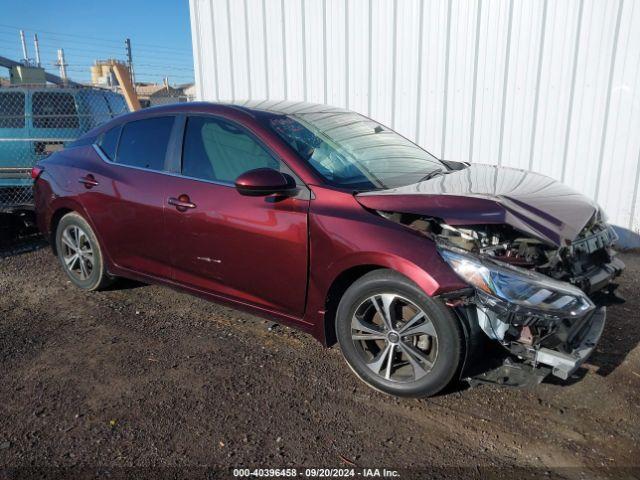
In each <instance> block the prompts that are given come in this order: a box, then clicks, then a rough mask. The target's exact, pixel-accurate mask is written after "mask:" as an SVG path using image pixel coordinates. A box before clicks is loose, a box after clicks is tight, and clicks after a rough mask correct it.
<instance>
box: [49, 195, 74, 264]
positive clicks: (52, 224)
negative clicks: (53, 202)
mask: <svg viewBox="0 0 640 480" xmlns="http://www.w3.org/2000/svg"><path fill="white" fill-rule="evenodd" d="M71 212H76V213H80V212H77V211H76V210H73V209H72V208H69V207H68V206H65V207H60V208H58V209H57V210H55V211H54V212H53V214H52V215H51V220H50V221H49V235H48V236H49V245H50V246H51V251H52V252H53V254H54V255H58V249H57V247H56V231H57V230H58V224H59V223H60V220H62V217H64V216H65V215H66V214H68V213H71Z"/></svg>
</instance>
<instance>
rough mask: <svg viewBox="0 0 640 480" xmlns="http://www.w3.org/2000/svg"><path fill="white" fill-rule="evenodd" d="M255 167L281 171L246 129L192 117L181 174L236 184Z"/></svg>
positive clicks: (187, 130)
mask: <svg viewBox="0 0 640 480" xmlns="http://www.w3.org/2000/svg"><path fill="white" fill-rule="evenodd" d="M256 168H273V169H275V170H280V169H281V163H280V162H279V161H278V160H276V159H275V158H273V157H272V156H271V155H270V154H269V152H267V150H265V148H264V147H262V145H260V143H258V141H257V140H256V139H255V138H254V137H253V136H251V135H250V134H249V133H248V132H246V131H245V130H244V129H242V128H240V127H237V126H236V125H234V124H232V123H230V122H227V121H224V120H221V119H214V118H207V117H190V118H189V119H188V120H187V128H186V131H185V135H184V145H183V151H182V174H183V175H185V176H187V177H192V178H198V179H202V180H210V181H216V182H223V183H233V182H234V181H235V180H236V179H237V178H238V177H239V176H240V175H242V174H243V173H245V172H247V171H249V170H253V169H256Z"/></svg>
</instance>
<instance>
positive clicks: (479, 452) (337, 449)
mask: <svg viewBox="0 0 640 480" xmlns="http://www.w3.org/2000/svg"><path fill="white" fill-rule="evenodd" d="M41 247H42V242H41V241H39V240H38V239H37V238H35V239H34V238H30V239H28V240H26V241H22V242H20V243H12V244H7V243H5V244H2V243H1V242H0V257H4V258H0V466H4V467H34V466H37V467H52V466H62V467H78V466H103V467H121V466H122V467H150V466H153V467H195V466H212V467H215V468H221V469H228V468H231V467H288V466H291V467H302V466H314V467H350V466H352V465H355V466H357V467H385V466H386V467H391V468H401V469H427V468H430V469H432V468H438V467H441V468H440V469H438V470H436V471H439V472H440V473H442V474H443V475H444V476H447V475H449V474H450V475H454V473H455V471H454V470H449V469H450V468H452V467H461V468H463V470H459V471H457V473H458V474H459V473H460V472H466V473H473V472H476V471H477V470H475V468H478V467H480V468H484V469H488V471H493V472H499V471H500V470H499V469H494V467H499V468H502V467H517V468H525V469H527V471H531V472H542V473H546V474H548V475H550V476H559V477H567V478H584V477H583V475H584V473H585V472H587V473H588V474H592V475H595V476H597V477H607V476H611V477H613V476H618V475H621V474H623V473H624V474H625V475H627V476H628V477H631V476H633V475H634V473H635V474H640V470H638V469H637V468H638V466H640V460H639V458H640V447H639V445H640V409H639V408H638V407H639V405H640V393H639V392H640V347H639V346H638V343H639V342H640V325H639V324H638V321H639V319H640V313H639V311H640V299H639V295H638V294H639V293H640V255H639V254H624V255H623V256H622V258H623V260H624V261H625V262H626V263H627V271H626V272H625V275H624V277H623V278H622V281H621V283H622V287H621V291H622V294H623V295H624V296H625V297H626V298H627V300H628V301H627V303H626V304H624V305H620V306H615V307H612V308H610V310H609V320H608V324H607V326H606V329H605V332H604V337H603V338H602V340H601V342H600V345H599V346H598V349H597V351H596V352H595V353H594V355H593V356H592V357H591V359H590V361H589V363H588V364H587V365H586V368H585V369H583V370H582V371H581V375H580V377H581V378H579V379H576V380H572V381H570V382H569V384H566V383H562V382H549V383H544V384H542V385H540V386H539V387H537V388H535V389H522V390H518V389H508V388H499V387H490V386H482V387H478V388H474V389H462V388H461V389H459V390H457V391H455V392H453V393H448V394H446V395H441V396H439V397H436V398H431V399H425V400H400V399H396V398H392V397H388V396H384V395H382V394H379V393H377V392H375V391H373V390H371V389H369V388H368V387H367V386H366V385H364V384H362V383H360V382H359V381H358V380H357V379H356V378H355V377H354V375H353V374H352V373H351V371H350V370H349V368H348V367H347V366H346V364H345V363H344V362H343V360H342V358H341V355H340V351H339V349H338V348H337V347H334V348H332V349H325V348H323V347H322V346H320V345H319V344H318V343H317V342H316V341H315V340H314V339H313V338H311V337H310V336H307V335H305V334H302V333H300V332H297V331H294V330H292V329H289V328H286V327H283V326H275V327H274V326H273V325H272V324H271V322H267V321H263V320H261V319H258V318H256V317H253V316H250V315H246V314H243V313H239V312H237V311H235V310H232V309H229V308H226V307H221V306H218V305H215V304H212V303H208V302H206V301H204V300H201V299H198V298H194V297H191V296H188V295H185V294H182V293H177V292H175V291H172V290H170V289H168V288H164V287H158V286H144V285H139V284H134V283H121V284H119V285H118V286H116V288H114V289H112V290H110V291H106V292H99V293H85V292H82V291H80V290H78V289H76V288H74V287H73V286H72V285H71V284H70V283H69V281H67V280H66V277H65V276H64V274H63V272H62V270H61V268H60V267H59V265H58V264H57V261H56V259H55V258H54V257H53V256H52V255H51V253H50V250H49V249H48V248H41ZM270 327H271V328H270ZM469 467H473V468H474V469H470V470H467V469H468V468H469ZM629 467H636V470H635V471H633V470H628V468H629ZM412 471H413V472H416V471H418V470H412ZM485 471H487V470H485ZM431 472H434V470H431ZM0 478H4V477H2V473H1V471H0Z"/></svg>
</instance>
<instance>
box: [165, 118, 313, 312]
mask: <svg viewBox="0 0 640 480" xmlns="http://www.w3.org/2000/svg"><path fill="white" fill-rule="evenodd" d="M185 128H186V130H185V134H184V145H183V156H182V175H181V176H179V177H174V178H173V179H172V180H171V186H170V192H169V194H168V196H167V199H166V204H167V209H166V214H165V219H166V226H167V231H168V233H169V235H170V236H171V238H170V239H169V245H170V248H171V253H170V258H171V264H172V266H173V278H174V280H175V281H177V282H179V283H182V284H185V285H188V286H191V287H194V288H196V289H199V290H201V291H206V292H208V293H213V294H217V295H221V296H224V297H227V298H231V299H233V300H236V301H240V302H244V303H249V304H252V305H254V306H258V307H262V308H266V309H269V310H274V311H278V312H281V313H285V314H289V315H294V316H301V315H302V314H303V312H304V305H305V293H306V285H307V260H308V259H307V255H308V245H307V242H308V232H307V212H308V208H309V200H308V190H306V187H305V186H301V191H302V194H300V195H299V196H298V197H291V198H275V197H273V196H269V197H246V196H242V195H240V194H239V193H238V191H237V190H236V189H235V187H234V186H233V182H234V180H235V179H236V178H237V177H238V176H239V175H240V174H242V173H244V172H246V171H248V170H252V169H254V168H261V167H269V168H275V169H283V171H284V170H286V171H289V170H288V169H287V167H286V166H285V165H284V164H283V163H282V162H281V161H279V160H278V159H276V158H275V156H274V155H273V154H272V153H271V152H270V151H268V149H267V148H266V147H264V146H263V145H262V144H261V142H260V141H259V140H258V139H256V138H255V137H254V136H253V135H252V134H251V133H250V132H248V131H247V130H245V129H244V128H242V127H240V126H239V125H237V124H235V123H231V122H229V121H227V120H222V119H219V118H216V117H207V116H193V117H189V118H188V119H187V124H186V127H185ZM305 193H306V195H305Z"/></svg>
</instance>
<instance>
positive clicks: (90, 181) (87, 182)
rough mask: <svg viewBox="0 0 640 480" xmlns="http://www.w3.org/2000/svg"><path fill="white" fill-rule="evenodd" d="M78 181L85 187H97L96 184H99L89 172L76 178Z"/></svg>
mask: <svg viewBox="0 0 640 480" xmlns="http://www.w3.org/2000/svg"><path fill="white" fill-rule="evenodd" d="M78 182H79V183H81V184H83V185H84V186H85V188H93V187H97V186H98V185H100V182H98V181H97V180H96V179H95V177H94V176H93V175H91V174H90V173H89V174H88V175H85V176H84V177H80V178H79V179H78Z"/></svg>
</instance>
